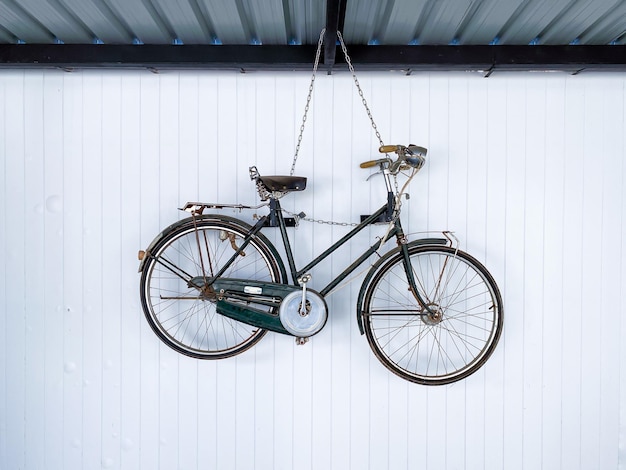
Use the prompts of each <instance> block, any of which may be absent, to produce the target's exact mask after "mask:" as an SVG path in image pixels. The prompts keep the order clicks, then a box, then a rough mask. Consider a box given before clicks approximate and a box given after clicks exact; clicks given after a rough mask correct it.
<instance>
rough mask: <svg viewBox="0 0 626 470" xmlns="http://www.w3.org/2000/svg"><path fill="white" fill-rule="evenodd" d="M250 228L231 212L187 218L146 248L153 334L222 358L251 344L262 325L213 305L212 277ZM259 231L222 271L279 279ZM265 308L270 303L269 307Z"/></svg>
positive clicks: (146, 300)
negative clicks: (235, 317) (223, 312)
mask: <svg viewBox="0 0 626 470" xmlns="http://www.w3.org/2000/svg"><path fill="white" fill-rule="evenodd" d="M249 230H250V226H249V225H248V224H245V223H244V222H241V221H238V220H236V219H232V218H229V217H220V218H216V217H208V218H206V217H205V218H198V219H196V222H195V223H194V222H193V219H187V220H186V221H184V222H182V223H181V224H179V225H176V226H174V228H173V229H172V230H171V231H169V232H167V233H166V234H165V235H164V236H163V238H162V239H161V240H160V241H159V242H158V243H157V244H156V245H155V246H154V247H153V248H152V249H151V250H150V252H149V253H147V254H146V256H148V259H147V260H146V262H145V264H144V266H143V270H142V274H141V303H142V306H143V311H144V314H145V316H146V319H147V320H148V323H149V324H150V326H151V327H152V329H153V330H154V332H155V333H156V334H157V336H158V337H159V338H160V339H161V340H162V341H163V342H164V343H165V344H167V345H168V346H170V347H171V348H173V349H174V350H176V351H178V352H180V353H182V354H185V355H187V356H191V357H196V358H199V359H222V358H226V357H230V356H234V355H235V354H239V353H241V352H243V351H245V350H247V349H249V348H250V347H252V346H253V345H255V344H256V343H257V342H258V341H259V340H260V339H261V338H262V337H263V336H264V335H265V333H266V330H264V329H261V328H258V327H255V326H251V325H247V324H245V323H241V322H238V321H236V320H233V319H231V318H228V317H226V316H223V315H220V314H219V313H217V311H216V300H217V296H216V294H215V292H213V291H212V288H211V287H210V280H211V279H212V278H213V276H214V275H215V274H217V273H218V272H219V271H220V269H221V268H222V267H223V266H224V265H225V263H227V262H228V260H230V259H231V258H232V256H233V254H234V253H235V252H236V250H237V249H238V247H239V246H241V244H242V243H243V241H242V240H243V238H244V237H245V236H246V234H247V232H248V231H249ZM278 259H279V258H278V254H276V251H275V249H274V248H273V247H272V245H271V244H270V242H269V241H268V240H267V239H266V238H265V237H263V236H262V235H260V234H259V235H257V236H255V237H254V238H253V239H251V240H250V243H249V244H248V245H247V246H246V247H245V249H244V251H243V252H242V253H241V255H239V256H237V258H236V259H235V261H233V262H232V263H231V265H230V266H229V267H228V269H227V270H226V271H225V273H224V274H223V276H224V277H232V278H239V279H251V280H257V281H267V282H281V269H280V267H281V266H282V264H279V261H278ZM267 308H268V309H269V308H270V307H267Z"/></svg>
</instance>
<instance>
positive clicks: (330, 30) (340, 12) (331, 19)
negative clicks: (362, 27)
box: [324, 0, 347, 73]
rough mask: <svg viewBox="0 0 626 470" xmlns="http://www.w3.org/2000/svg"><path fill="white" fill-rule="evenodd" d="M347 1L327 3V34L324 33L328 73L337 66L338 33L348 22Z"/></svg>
mask: <svg viewBox="0 0 626 470" xmlns="http://www.w3.org/2000/svg"><path fill="white" fill-rule="evenodd" d="M346 2H347V0H327V1H326V32H325V33H324V65H325V66H326V69H327V71H328V73H330V72H331V71H332V68H333V66H334V65H335V56H336V53H337V47H336V46H337V31H342V29H343V25H344V23H345V20H346Z"/></svg>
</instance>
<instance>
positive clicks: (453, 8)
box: [0, 0, 626, 73]
mask: <svg viewBox="0 0 626 470" xmlns="http://www.w3.org/2000/svg"><path fill="white" fill-rule="evenodd" d="M323 28H326V38H325V39H326V40H325V47H324V54H323V58H322V62H323V64H324V65H325V66H327V67H328V70H329V71H330V70H331V69H333V68H334V67H335V65H336V64H339V65H340V67H344V68H345V65H346V64H345V63H343V64H342V63H341V62H342V61H343V58H342V57H340V56H339V55H340V51H339V52H338V51H337V48H336V46H335V44H336V38H337V36H336V31H342V33H343V37H344V38H345V42H346V44H348V46H349V50H350V51H351V53H352V52H354V56H353V59H355V63H359V65H361V66H364V67H365V68H369V69H401V70H416V69H425V68H430V69H456V70H458V69H469V70H488V71H490V72H491V71H493V70H495V69H496V68H499V69H503V68H504V69H513V70H520V69H532V70H537V69H553V68H556V69H562V70H568V71H571V72H576V73H577V72H579V71H582V70H592V69H598V68H600V69H611V70H626V46H624V44H625V42H626V1H624V0H618V1H616V0H549V1H547V0H325V1H324V0H231V1H224V0H0V66H2V67H22V66H36V67H39V66H60V67H64V68H74V67H103V66H104V67H120V66H130V67H156V68H160V67H177V68H178V67H210V68H240V69H242V70H243V69H254V68H257V69H258V68H270V69H271V68H278V69H291V70H293V69H302V68H305V67H309V66H310V64H311V62H312V56H313V55H314V50H315V49H314V48H315V46H316V44H317V42H318V38H319V35H320V31H322V29H323ZM24 44H25V45H26V46H24ZM57 45H64V46H63V47H57ZM137 45H143V47H141V48H136V47H135V46H137ZM218 45H219V46H221V47H219V48H216V47H215V46H218ZM174 46H175V47H176V48H177V49H176V50H171V49H170V48H171V47H174ZM495 46H497V47H495ZM485 47H487V48H488V49H484V48H485ZM572 47H573V48H575V49H572ZM311 48H313V52H312V51H311ZM542 48H543V49H542ZM549 48H552V49H549Z"/></svg>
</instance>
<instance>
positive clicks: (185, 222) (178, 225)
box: [138, 214, 287, 280]
mask: <svg viewBox="0 0 626 470" xmlns="http://www.w3.org/2000/svg"><path fill="white" fill-rule="evenodd" d="M195 218H196V221H195V223H198V222H200V221H214V222H225V223H228V224H231V225H234V226H236V227H237V228H239V229H241V230H242V231H244V232H248V231H250V230H252V226H251V225H250V224H248V223H246V222H244V221H242V220H239V219H235V218H234V217H229V216H226V215H221V214H205V215H200V216H196V217H195ZM193 219H194V218H193V217H186V218H184V219H181V220H179V221H177V222H174V223H173V224H171V225H170V226H169V227H167V228H165V229H163V230H162V231H161V233H159V234H158V235H157V236H156V237H155V238H154V240H152V241H151V242H150V245H148V248H146V249H145V250H144V251H143V256H141V253H142V252H141V251H140V263H139V269H138V272H142V271H143V268H144V265H145V263H146V260H147V259H148V258H150V256H151V253H152V252H153V251H154V249H155V248H156V247H157V246H158V245H159V243H160V242H161V240H163V238H165V237H166V236H168V235H169V234H170V233H172V232H173V231H175V230H181V229H183V228H185V227H186V226H189V227H193V226H194V220H193ZM256 237H258V238H260V239H261V241H262V242H263V243H264V244H265V245H266V246H267V247H268V248H269V249H270V250H271V251H272V254H273V255H274V258H276V261H277V263H278V265H279V266H278V267H279V269H280V274H281V277H282V279H283V280H285V279H287V272H286V270H285V266H284V265H283V262H282V259H281V257H280V255H279V254H278V253H277V252H276V249H275V248H274V245H272V243H271V242H270V241H269V240H268V239H267V238H266V237H265V236H264V235H262V234H261V233H257V234H256Z"/></svg>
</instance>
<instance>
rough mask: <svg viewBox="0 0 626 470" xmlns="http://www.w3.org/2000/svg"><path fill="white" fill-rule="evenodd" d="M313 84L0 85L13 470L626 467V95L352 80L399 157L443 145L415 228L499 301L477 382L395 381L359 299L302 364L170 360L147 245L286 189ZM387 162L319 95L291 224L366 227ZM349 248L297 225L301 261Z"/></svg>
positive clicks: (369, 137) (122, 76)
mask: <svg viewBox="0 0 626 470" xmlns="http://www.w3.org/2000/svg"><path fill="white" fill-rule="evenodd" d="M309 78H310V76H309V75H308V74H306V73H304V74H300V73H277V74H270V73H251V74H238V73H231V72H224V73H214V72H212V73H209V72H206V73H205V72H173V71H168V72H163V73H160V74H154V73H150V72H148V71H121V72H120V71H76V72H72V73H66V72H61V71H40V70H39V71H2V72H0V156H1V159H0V161H1V162H2V164H1V165H0V194H2V203H1V204H0V223H1V229H0V247H1V248H0V249H1V252H2V257H1V259H2V260H3V262H2V264H3V266H4V269H0V298H1V299H2V300H1V303H0V305H2V307H3V310H2V315H0V333H1V340H0V343H1V346H0V377H2V383H1V384H0V468H3V469H5V468H6V469H21V468H24V469H53V468H58V469H61V468H64V469H79V468H85V469H88V468H89V469H91V468H100V467H103V468H124V469H139V468H142V469H156V468H161V469H175V468H177V469H208V468H215V469H252V468H256V469H286V470H287V469H293V468H298V469H308V468H310V469H330V468H333V469H359V470H361V469H372V470H377V469H383V468H389V469H401V468H431V469H480V468H485V469H502V468H506V469H533V470H534V469H538V468H545V469H557V468H562V469H568V470H570V469H595V468H601V469H609V468H625V467H626V394H625V390H626V341H625V340H624V339H622V338H626V321H624V320H623V319H622V317H623V315H624V313H625V311H626V308H625V306H626V302H625V294H626V292H625V288H624V284H625V283H626V282H625V281H626V241H625V240H626V233H625V228H624V227H625V223H626V204H625V203H624V201H625V196H626V194H625V189H624V182H625V175H626V165H625V164H624V160H625V159H626V148H625V143H624V133H625V132H624V131H625V122H626V121H625V115H624V114H625V109H626V95H625V92H624V89H625V86H626V75H625V74H617V73H615V74H602V75H600V74H598V75H594V74H584V75H580V76H568V75H565V74H549V73H542V74H532V73H519V74H495V75H493V76H491V77H490V78H488V79H484V78H482V76H480V75H475V74H463V73H459V74H456V73H447V74H444V73H441V74H437V73H433V74H415V75H411V76H404V75H401V74H392V73H364V74H360V75H359V78H360V82H361V85H362V86H363V89H364V90H365V95H366V97H367V99H368V101H369V105H370V107H371V109H372V112H373V115H374V118H375V119H376V122H377V124H378V128H379V130H380V132H381V134H382V137H383V139H384V141H385V143H403V144H408V143H415V144H420V145H424V146H427V147H428V148H429V156H428V161H427V166H426V167H425V169H424V170H422V173H421V174H420V175H418V176H417V177H416V179H415V180H414V182H413V186H412V189H411V196H412V197H411V199H410V200H409V201H407V202H406V203H405V205H404V212H403V214H404V218H405V221H406V222H405V225H408V227H409V229H410V230H409V231H411V232H419V231H423V230H442V229H451V230H454V231H455V232H456V235H457V236H458V238H459V239H460V240H461V243H462V247H463V248H464V249H466V250H467V251H469V252H470V253H471V254H473V255H474V256H476V257H477V258H478V259H479V260H481V261H482V262H484V263H485V264H486V266H487V267H488V269H489V270H490V271H491V272H492V274H493V275H494V276H495V278H496V280H497V282H498V284H499V286H500V288H501V291H502V295H503V299H504V306H505V310H504V311H505V328H504V334H503V337H502V340H501V343H500V345H499V346H498V348H497V350H496V352H495V353H494V355H493V356H492V358H491V359H490V360H489V361H488V363H487V364H486V366H485V367H484V368H483V369H481V370H480V371H479V372H478V373H476V374H475V375H473V376H471V377H469V378H468V379H466V380H464V381H462V382H458V383H455V384H453V385H449V386H442V387H436V388H429V387H425V386H420V385H415V384H410V383H407V382H405V381H403V380H401V379H399V378H397V377H396V376H394V375H392V374H390V373H388V372H387V371H386V369H385V368H384V367H383V366H382V365H381V364H380V363H378V361H377V360H376V359H375V358H374V356H373V354H372V353H371V352H370V350H369V347H368V344H367V341H366V339H365V338H364V337H361V336H360V335H359V334H358V329H357V326H356V320H355V309H354V302H355V301H356V296H357V294H358V288H359V284H360V279H359V280H357V281H356V282H354V283H353V284H351V285H350V286H349V287H346V288H344V289H342V290H339V291H338V292H337V293H335V294H333V295H331V297H330V298H329V308H330V310H331V319H330V321H329V323H328V325H327V326H326V328H325V330H323V331H322V333H320V334H319V335H318V336H316V337H314V338H313V339H312V341H311V342H310V343H309V344H307V345H305V346H296V345H295V344H294V341H293V339H291V338H289V337H283V336H280V335H275V334H269V335H268V336H266V338H264V339H263V340H262V341H261V342H260V343H259V345H257V346H256V347H255V348H253V349H252V350H250V351H247V352H246V353H244V354H242V355H240V356H238V357H237V358H234V359H229V360H224V361H219V362H203V361H198V360H194V359H190V358H187V357H184V356H181V355H179V354H177V353H175V352H173V351H172V350H170V349H169V348H167V347H166V346H164V345H162V344H161V343H160V342H159V340H158V339H157V337H156V336H155V335H154V334H153V333H152V331H151V330H150V328H149V326H148V324H147V323H146V321H145V320H144V318H143V314H142V312H141V306H140V302H139V294H138V283H139V275H138V274H137V272H136V271H137V266H138V261H137V258H136V253H137V250H138V249H141V248H145V247H146V246H147V245H148V243H149V242H150V241H151V239H152V238H153V237H154V236H155V235H156V234H157V233H158V232H159V231H160V230H161V229H163V228H164V227H166V226H167V225H169V224H170V223H171V222H173V221H175V220H176V219H177V218H179V217H180V216H181V215H180V214H179V212H178V211H177V210H176V208H177V207H180V206H181V205H182V204H183V203H185V202H186V201H188V200H205V201H220V202H240V203H255V201H256V194H255V192H254V188H253V185H252V184H251V183H250V181H249V179H248V166H250V165H252V164H256V165H257V166H258V168H259V170H260V172H261V173H262V174H272V173H278V174H281V173H282V174H286V173H288V172H289V169H290V166H291V158H292V155H293V149H294V146H295V141H296V137H297V132H298V129H299V126H300V122H301V118H302V111H303V108H304V104H305V98H306V92H307V89H308V83H309ZM377 146H378V142H377V139H376V137H375V136H374V133H373V131H372V129H371V126H370V123H369V121H368V119H367V116H366V114H365V111H364V110H363V108H362V105H361V102H360V99H359V97H358V96H357V94H356V91H355V89H354V85H353V83H352V81H351V77H350V76H349V75H347V74H343V73H336V74H334V75H332V76H327V75H324V74H320V75H319V76H318V78H317V81H316V89H315V94H314V99H313V102H312V109H311V113H310V115H309V119H308V120H307V126H306V130H305V135H304V140H303V143H302V150H301V154H300V158H299V160H298V164H297V171H296V173H297V174H301V175H303V176H307V177H308V178H309V187H308V188H307V190H306V191H305V192H303V193H297V194H292V195H289V196H287V197H285V199H284V200H283V201H284V206H285V207H286V208H287V209H288V210H291V211H295V212H300V211H304V212H305V213H306V214H307V215H308V216H310V217H314V218H317V219H325V220H334V221H341V222H343V221H345V222H354V221H357V220H358V216H359V215H360V214H366V213H370V212H371V211H372V210H374V209H375V208H377V207H378V205H379V204H380V203H381V202H382V198H381V196H383V194H382V191H383V187H382V182H381V180H380V179H379V178H374V179H372V180H370V181H369V182H366V181H365V178H366V177H367V176H368V175H369V171H367V170H361V169H359V168H358V163H359V162H361V161H363V160H367V159H370V158H373V157H375V156H376V150H375V149H376V148H377ZM231 215H232V214H231ZM240 216H241V217H243V218H244V219H248V220H250V219H251V216H252V214H249V213H242V214H240ZM345 231H346V229H345V228H342V227H337V226H333V227H331V226H328V225H320V224H310V223H304V222H303V223H302V224H301V226H300V227H299V228H298V229H297V230H293V231H291V233H292V234H293V235H294V238H293V243H294V247H295V250H296V258H297V261H298V262H299V264H300V265H303V263H304V262H306V261H308V260H309V259H311V258H312V256H314V255H315V254H317V253H319V252H320V251H321V250H322V249H323V248H324V247H325V246H327V245H328V244H329V243H330V241H331V240H333V239H337V237H339V236H340V235H341V234H342V233H345ZM379 232H380V230H378V229H372V230H371V232H369V233H367V234H365V236H364V237H361V238H359V239H358V240H357V243H355V244H354V245H352V246H351V248H350V249H349V250H346V251H345V252H340V253H339V254H338V255H337V256H335V257H333V258H332V260H331V261H330V262H329V263H328V264H325V265H323V266H322V268H321V269H318V270H314V271H313V285H312V287H314V288H315V286H316V285H317V286H323V285H325V283H326V282H327V281H328V280H329V279H330V276H331V275H336V274H337V273H339V272H340V271H341V270H342V269H343V267H344V266H345V265H346V263H347V261H348V259H349V258H350V256H355V255H356V254H357V252H358V251H359V249H360V248H362V246H363V245H364V244H365V243H368V242H371V241H372V240H373V239H374V237H375V236H376V235H379V234H380V233H379ZM416 236H417V235H413V238H415V237H416ZM325 280H326V282H324V281H325Z"/></svg>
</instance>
